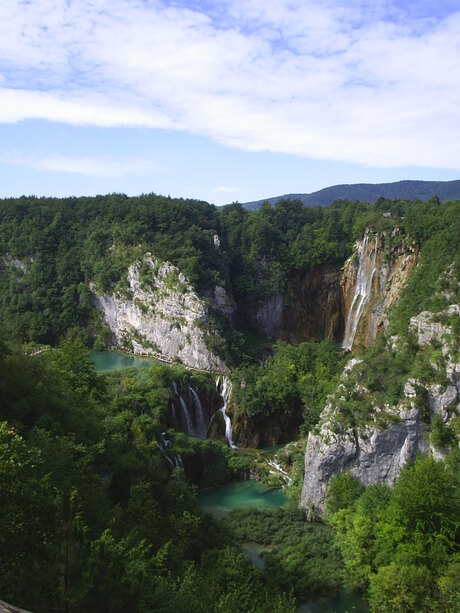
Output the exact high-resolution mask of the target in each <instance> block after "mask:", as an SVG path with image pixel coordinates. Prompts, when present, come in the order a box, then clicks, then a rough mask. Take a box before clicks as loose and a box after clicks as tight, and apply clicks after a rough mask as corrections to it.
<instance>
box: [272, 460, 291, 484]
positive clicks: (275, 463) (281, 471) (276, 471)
mask: <svg viewBox="0 0 460 613" xmlns="http://www.w3.org/2000/svg"><path fill="white" fill-rule="evenodd" d="M267 464H268V465H269V466H270V467H271V468H272V469H274V470H270V471H269V472H270V474H271V475H276V474H278V475H280V478H281V479H282V480H283V481H284V486H283V489H284V488H285V487H286V486H287V487H289V486H290V485H291V483H292V479H291V477H290V476H289V475H288V473H287V472H286V471H285V470H284V469H283V467H282V466H281V464H280V463H279V462H278V454H275V456H274V457H273V460H268V461H267Z"/></svg>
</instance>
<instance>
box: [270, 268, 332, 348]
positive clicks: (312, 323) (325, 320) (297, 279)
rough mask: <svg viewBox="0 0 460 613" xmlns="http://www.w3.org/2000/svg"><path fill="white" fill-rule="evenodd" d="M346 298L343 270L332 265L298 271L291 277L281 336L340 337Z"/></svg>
mask: <svg viewBox="0 0 460 613" xmlns="http://www.w3.org/2000/svg"><path fill="white" fill-rule="evenodd" d="M343 312H344V301H343V291H342V287H341V284H340V272H339V271H338V270H337V269H335V268H334V267H332V266H320V267H318V268H316V269H314V270H312V271H307V272H302V273H296V274H295V275H293V277H292V278H291V279H290V282H289V291H288V296H287V299H286V301H285V305H284V307H283V312H282V324H281V325H282V327H281V331H280V338H281V339H282V340H286V341H288V342H291V343H300V342H302V341H306V340H315V341H320V340H323V339H324V338H331V339H334V340H341V338H342V336H343V331H344V318H343Z"/></svg>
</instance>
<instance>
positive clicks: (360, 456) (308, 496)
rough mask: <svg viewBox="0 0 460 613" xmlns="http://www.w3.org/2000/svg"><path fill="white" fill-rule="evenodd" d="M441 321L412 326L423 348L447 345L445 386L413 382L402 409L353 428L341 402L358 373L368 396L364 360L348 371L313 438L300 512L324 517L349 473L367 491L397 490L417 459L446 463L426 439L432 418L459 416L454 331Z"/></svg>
mask: <svg viewBox="0 0 460 613" xmlns="http://www.w3.org/2000/svg"><path fill="white" fill-rule="evenodd" d="M459 314H460V307H459V306H458V305H453V306H451V307H450V308H449V309H448V310H447V311H446V312H445V313H444V314H443V315H445V316H447V317H452V316H454V317H455V316H457V315H459ZM438 319H439V317H435V316H434V315H433V314H432V313H427V312H423V313H420V314H419V315H418V316H417V317H413V318H412V319H411V324H410V325H411V328H412V330H413V331H414V332H415V333H416V334H417V340H418V344H419V345H420V346H423V345H426V344H428V343H432V342H433V341H434V340H436V341H438V342H439V343H440V344H441V348H442V354H443V356H444V358H445V372H443V373H442V378H443V379H444V380H445V384H443V385H441V384H438V383H434V384H433V383H431V384H429V383H423V382H421V381H417V380H415V379H409V380H408V381H407V382H406V384H405V387H404V395H403V398H402V399H401V401H400V402H399V404H398V405H396V406H393V407H390V406H387V405H386V406H383V407H378V406H377V407H374V408H373V410H372V411H370V413H369V418H368V421H367V423H365V424H361V425H360V426H359V427H358V426H355V427H347V426H346V425H344V423H346V421H345V422H344V420H343V419H341V418H340V408H339V405H340V402H344V403H346V402H347V398H348V396H347V386H346V382H347V379H348V378H349V377H350V376H351V374H352V373H354V375H355V377H354V380H355V381H356V383H355V384H354V388H353V389H354V391H355V392H356V391H358V392H359V393H361V394H366V392H367V390H366V389H365V388H364V387H363V386H362V385H361V384H360V383H359V381H360V379H361V377H360V373H359V369H360V360H356V359H353V360H351V361H350V362H349V364H348V365H347V367H346V368H345V370H344V373H343V375H342V382H341V383H340V385H339V387H338V390H337V392H336V393H335V395H334V396H333V399H332V400H331V401H330V402H329V403H328V405H327V406H326V408H325V409H324V411H323V413H322V415H321V419H320V424H319V427H318V428H317V431H316V432H314V433H310V434H309V437H308V442H307V448H306V453H305V478H304V484H303V489H302V495H301V503H300V506H301V507H302V508H303V509H305V510H306V511H307V513H308V514H309V515H310V516H312V515H314V514H316V513H319V514H321V513H322V512H323V511H324V503H325V499H326V495H327V486H328V482H329V480H330V479H331V477H333V476H334V475H337V474H339V473H341V472H342V471H344V470H349V471H350V473H351V474H352V475H353V476H354V477H356V478H357V479H359V480H360V481H361V482H362V483H363V485H365V486H368V485H373V484H376V483H379V482H383V483H386V484H387V485H389V486H390V487H391V486H393V485H394V483H395V481H396V479H397V477H398V475H399V472H400V470H401V469H402V468H403V467H404V466H405V465H406V464H407V463H408V462H409V461H410V460H412V459H413V458H414V457H415V455H416V454H417V453H425V454H426V453H431V454H433V455H434V456H435V457H436V458H441V457H444V453H443V451H442V450H439V449H435V448H434V447H433V445H431V444H430V442H429V438H428V437H427V436H426V433H427V429H428V424H429V421H430V415H431V416H432V415H435V414H436V415H439V416H440V417H441V419H442V421H443V422H444V423H445V424H449V422H450V420H451V419H453V417H454V416H455V415H458V413H459V410H460V364H458V363H455V362H454V360H453V356H454V355H455V349H456V348H453V347H452V343H451V339H452V331H451V330H450V329H449V327H447V326H445V325H443V324H442V323H440V322H439V321H438ZM435 320H436V321H435ZM392 342H397V341H392ZM452 348H453V349H454V351H452ZM438 368H439V367H438ZM438 374H441V373H438ZM358 388H359V389H358ZM423 398H424V399H425V400H426V401H427V406H426V405H425V403H424V402H423ZM427 409H428V411H429V415H427V412H426V411H427Z"/></svg>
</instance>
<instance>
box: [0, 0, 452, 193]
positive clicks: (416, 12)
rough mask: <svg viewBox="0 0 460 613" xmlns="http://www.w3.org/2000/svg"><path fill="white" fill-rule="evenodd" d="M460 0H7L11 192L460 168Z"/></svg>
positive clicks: (1, 46) (164, 189) (1, 171)
mask: <svg viewBox="0 0 460 613" xmlns="http://www.w3.org/2000/svg"><path fill="white" fill-rule="evenodd" d="M459 76H460V7H459V5H458V2H451V1H449V0H447V1H445V2H442V1H440V2H431V1H418V2H410V1H409V2H405V1H403V0H395V1H393V2H390V1H386V0H376V1H373V2H371V1H369V0H366V1H364V0H349V1H347V2H344V1H341V0H321V1H310V0H304V1H299V0H273V1H272V0H244V2H243V0H216V1H213V2H208V1H204V2H198V1H188V2H186V1H180V0H179V1H176V2H164V1H161V0H110V1H109V0H40V1H38V0H31V1H24V2H19V1H18V0H2V2H1V4H0V196H3V197H7V196H17V195H21V194H35V195H56V196H63V195H83V194H88V195H91V194H96V193H109V192H113V191H116V192H125V193H127V194H132V195H134V194H138V193H143V192H144V193H145V192H150V191H153V192H156V193H161V194H166V195H168V194H169V195H171V196H182V197H194V198H201V199H205V200H208V201H209V202H214V203H216V204H224V203H226V202H231V201H234V200H239V201H240V202H245V201H248V200H254V199H260V198H264V197H269V196H273V195H280V194H283V193H295V192H311V191H315V190H317V189H320V188H322V187H326V186H328V185H333V184H336V183H355V182H385V181H395V180H400V179H405V178H410V179H427V180H435V179H436V180H449V179H457V178H459V177H460V155H459V153H460V151H459V149H460V146H459V143H460V78H459Z"/></svg>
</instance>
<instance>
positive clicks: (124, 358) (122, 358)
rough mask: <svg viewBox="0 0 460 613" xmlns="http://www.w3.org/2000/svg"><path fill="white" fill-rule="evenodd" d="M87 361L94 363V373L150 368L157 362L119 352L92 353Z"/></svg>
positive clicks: (152, 359) (153, 359)
mask: <svg viewBox="0 0 460 613" xmlns="http://www.w3.org/2000/svg"><path fill="white" fill-rule="evenodd" d="M89 359H90V360H91V361H92V362H94V370H95V371H96V372H107V371H110V370H120V369H121V368H150V366H152V364H153V363H154V362H158V360H155V358H144V357H141V356H138V355H130V354H129V353H122V352H121V351H94V352H92V353H90V354H89Z"/></svg>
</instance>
